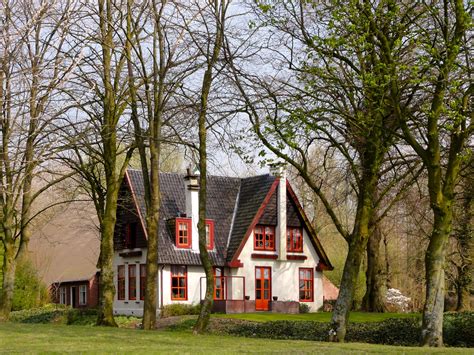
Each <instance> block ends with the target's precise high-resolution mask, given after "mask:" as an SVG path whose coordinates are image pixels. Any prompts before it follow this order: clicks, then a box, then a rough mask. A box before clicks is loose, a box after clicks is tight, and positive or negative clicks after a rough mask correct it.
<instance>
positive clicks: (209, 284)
mask: <svg viewBox="0 0 474 355" xmlns="http://www.w3.org/2000/svg"><path fill="white" fill-rule="evenodd" d="M212 6H213V11H214V16H215V20H216V32H215V38H214V40H215V42H214V47H213V49H212V52H211V53H208V58H207V68H206V71H205V73H204V77H203V80H202V87H201V105H200V110H199V118H198V126H199V170H200V176H199V223H198V231H199V256H200V258H201V263H202V266H203V268H204V272H205V274H206V296H205V299H204V302H203V303H202V304H201V310H200V312H199V317H198V320H197V322H196V324H195V325H194V329H193V333H194V334H202V333H204V332H206V331H207V328H208V326H209V320H210V318H211V311H212V305H213V304H214V272H213V269H212V264H211V259H210V258H209V253H208V251H207V243H206V198H207V107H208V97H209V92H210V91H211V85H212V79H213V78H212V70H213V68H214V65H215V64H216V63H217V60H218V59H219V53H220V51H221V47H222V41H223V37H224V20H225V10H226V7H227V5H226V1H224V0H221V1H220V2H219V1H216V0H215V1H214V3H213V5H212Z"/></svg>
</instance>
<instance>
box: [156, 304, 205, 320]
mask: <svg viewBox="0 0 474 355" xmlns="http://www.w3.org/2000/svg"><path fill="white" fill-rule="evenodd" d="M199 310H200V306H199V305H198V304H197V305H191V304H185V303H175V304H170V305H166V306H164V307H163V308H162V309H161V312H160V317H161V318H167V317H173V316H185V315H193V314H199Z"/></svg>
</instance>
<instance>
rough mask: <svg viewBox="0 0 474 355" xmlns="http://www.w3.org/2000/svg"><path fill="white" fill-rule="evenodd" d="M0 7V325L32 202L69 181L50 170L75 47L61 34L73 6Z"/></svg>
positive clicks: (6, 313)
mask: <svg viewBox="0 0 474 355" xmlns="http://www.w3.org/2000/svg"><path fill="white" fill-rule="evenodd" d="M1 7H2V12H1V15H0V16H1V23H2V27H1V30H0V31H1V32H0V37H1V41H0V42H1V45H0V48H1V57H0V135H1V146H0V157H1V158H0V161H1V164H0V181H1V182H0V204H1V206H2V211H1V222H0V224H1V225H0V230H1V232H0V234H1V235H2V236H1V238H0V239H1V242H2V244H3V245H2V246H3V251H4V254H3V266H2V267H3V273H2V289H1V292H0V319H4V318H8V317H9V313H10V311H11V307H12V297H13V290H14V279H15V266H16V262H17V260H18V259H20V258H22V257H24V256H25V255H26V252H27V249H28V243H29V240H30V236H31V222H32V220H33V219H34V218H35V217H36V215H37V213H36V212H35V211H34V209H33V206H34V202H35V200H37V198H38V197H39V196H40V195H41V194H42V193H43V192H45V191H46V190H48V189H49V188H50V187H51V186H53V185H54V184H55V183H57V182H59V181H62V180H64V179H66V178H67V177H68V176H69V175H68V174H64V175H63V174H61V173H60V172H59V171H54V167H52V160H53V159H54V158H55V157H57V155H58V152H59V151H60V149H61V144H60V143H59V142H58V140H57V138H58V136H57V134H56V131H55V125H56V121H58V120H59V119H58V117H59V116H60V115H61V114H62V113H63V110H64V107H65V106H67V105H66V104H65V101H64V96H62V95H61V94H60V91H59V88H60V87H61V86H63V85H64V84H65V82H67V81H68V80H69V76H70V73H71V71H72V70H73V69H74V68H75V66H76V64H77V62H76V60H77V57H78V55H79V54H80V48H81V45H80V44H79V43H77V42H75V41H74V40H72V38H71V36H70V33H69V31H70V28H71V26H72V24H73V23H74V21H75V19H76V14H77V11H78V10H80V5H79V4H78V3H77V2H75V1H70V2H67V3H62V4H58V3H57V2H55V1H42V2H38V1H31V2H30V1H6V0H5V1H2V3H1ZM71 45H72V46H73V47H72V48H71V47H70V46H71ZM48 161H49V162H50V164H48ZM58 203H60V202H56V203H55V204H56V205H57V204H58Z"/></svg>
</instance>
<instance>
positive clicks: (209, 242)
mask: <svg viewBox="0 0 474 355" xmlns="http://www.w3.org/2000/svg"><path fill="white" fill-rule="evenodd" d="M208 227H209V240H208V238H207V236H208V235H207V233H208V229H207V228H208ZM206 245H207V249H208V250H212V249H214V221H212V220H210V219H207V220H206Z"/></svg>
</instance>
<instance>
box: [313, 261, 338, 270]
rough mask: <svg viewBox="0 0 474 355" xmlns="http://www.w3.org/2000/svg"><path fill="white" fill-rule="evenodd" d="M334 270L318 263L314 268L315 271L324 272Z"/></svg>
mask: <svg viewBox="0 0 474 355" xmlns="http://www.w3.org/2000/svg"><path fill="white" fill-rule="evenodd" d="M333 269H334V268H333V267H332V266H331V267H328V266H327V265H326V264H325V263H323V262H321V261H320V262H319V263H318V265H317V266H316V271H324V270H333Z"/></svg>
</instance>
